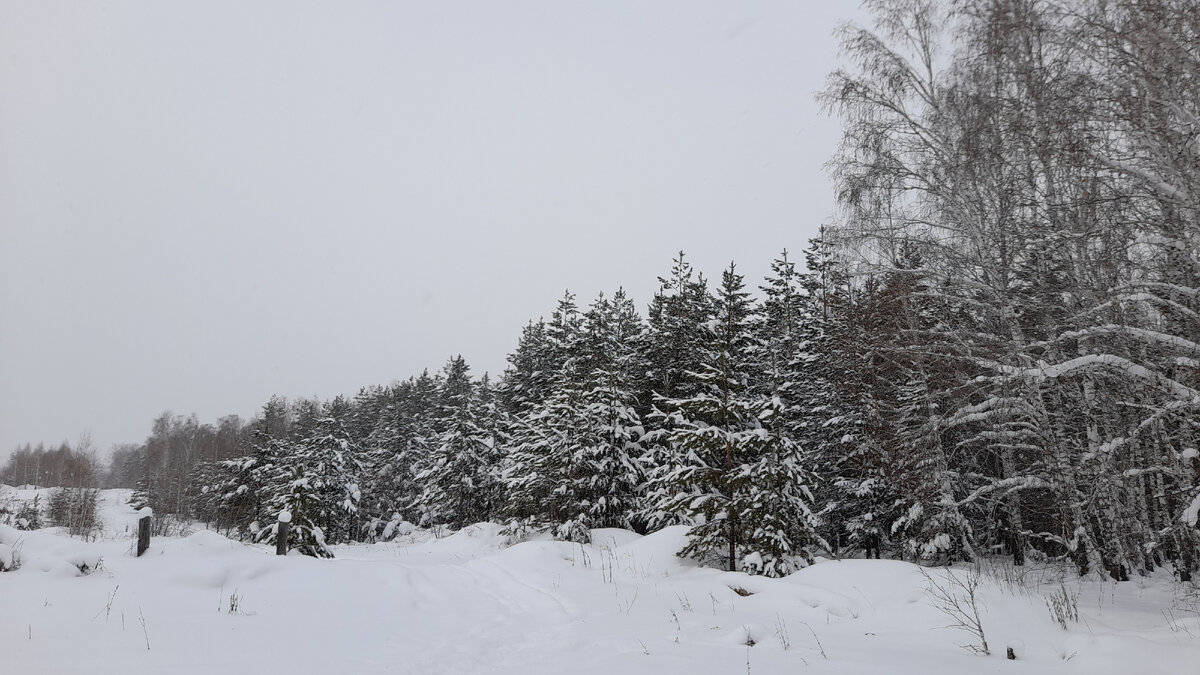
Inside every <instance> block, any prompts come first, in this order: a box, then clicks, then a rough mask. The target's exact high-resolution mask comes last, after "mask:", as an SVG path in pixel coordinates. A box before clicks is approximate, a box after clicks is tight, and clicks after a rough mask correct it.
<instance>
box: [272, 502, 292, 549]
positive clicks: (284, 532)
mask: <svg viewBox="0 0 1200 675" xmlns="http://www.w3.org/2000/svg"><path fill="white" fill-rule="evenodd" d="M291 527H292V514H291V512H290V511H286V510H284V511H280V512H279V522H278V523H277V524H276V528H277V529H276V530H275V555H287V551H288V530H290V529H291Z"/></svg>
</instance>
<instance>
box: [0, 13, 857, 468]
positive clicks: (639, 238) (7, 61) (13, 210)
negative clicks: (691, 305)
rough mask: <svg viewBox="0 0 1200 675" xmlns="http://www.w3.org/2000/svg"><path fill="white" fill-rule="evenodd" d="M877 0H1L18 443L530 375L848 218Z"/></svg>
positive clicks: (750, 273)
mask: <svg viewBox="0 0 1200 675" xmlns="http://www.w3.org/2000/svg"><path fill="white" fill-rule="evenodd" d="M852 18H853V19H858V18H860V15H859V13H858V9H857V2H856V1H852V0H851V1H846V0H843V1H841V2H820V3H817V2H800V1H798V0H791V1H781V2H717V1H709V0H704V1H698V0H681V1H677V2H659V1H653V2H642V1H633V0H629V1H613V0H594V1H593V2H586V3H585V2H566V1H557V0H555V1H552V0H546V1H544V2H512V1H506V2H492V1H484V0H478V1H471V2H322V3H316V2H297V1H295V0H279V1H275V0H272V1H257V2H245V1H243V0H223V1H216V2H214V1H211V0H205V1H204V2H178V1H175V0H144V1H140V2H126V1H121V2H104V1H97V2H86V3H84V2H60V1H52V0H26V1H22V2H13V1H11V0H0V459H2V458H3V457H4V456H5V455H6V454H7V453H8V452H9V451H10V450H12V449H13V448H14V447H15V446H16V445H17V444H18V443H24V442H34V443H36V442H38V441H44V442H47V443H52V442H58V441H62V440H64V439H67V440H72V441H73V440H74V439H76V438H77V437H78V436H79V434H80V433H81V432H83V431H84V430H90V431H91V433H92V435H93V438H94V440H95V441H96V443H97V445H99V446H100V447H102V448H107V447H108V446H109V445H110V444H112V443H116V442H136V441H140V440H142V439H144V438H145V437H146V435H147V434H148V432H149V430H150V423H151V421H152V419H153V418H154V417H155V416H156V415H158V414H159V413H161V412H162V411H164V410H168V409H169V410H173V411H174V412H176V413H184V414H187V413H192V412H195V413H197V414H198V415H199V416H200V418H201V420H202V421H213V420H215V419H216V418H217V417H218V416H221V415H224V414H229V413H236V414H239V415H242V416H243V417H250V416H251V415H253V414H254V413H255V412H256V410H257V409H258V408H259V406H260V405H261V404H262V403H263V402H265V401H266V399H267V398H268V397H269V396H270V395H271V394H282V395H285V396H288V397H296V396H319V397H321V398H329V397H332V396H333V395H335V394H338V393H346V394H353V393H355V392H356V391H357V390H358V389H359V387H361V386H363V385H369V384H385V383H387V382H390V381H392V380H394V379H398V378H405V377H407V376H409V375H411V374H415V373H419V372H420V371H421V370H422V369H423V368H425V367H428V368H430V369H431V370H435V369H437V368H440V367H441V365H442V364H443V363H444V362H445V361H446V359H447V357H449V356H450V355H452V354H455V353H462V354H463V355H464V356H465V357H466V359H467V361H468V363H470V364H471V365H472V369H473V372H475V373H476V374H480V373H482V372H483V371H485V370H490V371H492V372H493V373H497V372H498V371H500V370H501V369H502V368H503V367H504V365H505V355H506V354H507V353H508V352H509V351H511V350H512V348H513V347H514V346H515V344H516V339H517V336H518V334H519V332H520V328H521V326H523V325H524V324H525V323H526V321H527V320H528V319H530V318H535V317H537V316H539V315H548V314H549V312H550V311H551V310H552V309H553V307H554V304H555V302H556V300H557V299H558V297H559V296H560V295H561V294H562V292H563V290H564V289H567V288H570V289H571V290H572V291H574V292H575V293H576V294H577V295H578V296H579V301H580V304H581V305H585V304H586V303H587V302H589V301H590V300H591V299H592V298H593V297H594V296H595V295H596V294H597V293H598V292H600V291H605V292H606V293H609V292H611V291H612V290H614V289H615V288H616V287H618V286H622V285H623V286H625V288H626V289H627V290H628V291H629V292H630V293H631V294H632V295H633V297H634V298H635V299H636V300H637V302H638V304H639V306H641V307H642V308H643V310H644V308H645V304H646V303H647V302H648V301H649V299H650V297H651V294H652V293H653V291H654V289H655V288H656V277H658V276H660V275H666V274H667V273H668V271H669V269H670V265H671V258H672V257H673V256H674V254H675V253H676V252H677V251H678V250H680V249H683V250H685V251H687V252H688V254H689V257H690V258H691V260H692V261H693V262H694V264H695V265H696V266H697V268H698V269H700V270H702V271H704V272H705V273H706V274H707V275H708V276H709V277H710V278H717V277H719V273H720V270H721V269H722V268H723V267H724V266H725V265H727V264H728V263H729V261H730V260H731V259H732V260H736V261H737V262H738V264H739V266H740V267H741V269H742V271H743V272H745V273H746V275H747V281H748V282H750V283H752V284H754V285H757V283H758V282H759V280H760V279H761V277H762V276H763V275H764V274H765V273H766V271H767V268H768V265H769V263H770V260H771V259H772V258H773V257H774V256H775V255H776V254H777V253H778V252H779V251H780V250H781V249H783V248H784V247H786V248H788V249H789V250H790V251H792V253H793V257H794V258H797V259H800V258H801V252H802V251H803V249H804V247H805V246H806V244H807V240H808V238H809V237H811V236H813V235H814V233H815V232H816V228H817V226H818V225H819V224H820V222H821V221H822V220H824V219H827V218H828V217H829V215H830V214H831V213H832V212H833V198H832V195H831V193H830V187H829V183H828V181H827V179H826V178H825V175H824V173H823V171H822V168H821V167H822V164H823V163H824V161H825V160H826V159H827V158H828V157H829V156H830V154H831V153H832V152H833V150H834V148H835V145H836V142H837V137H838V127H837V124H836V122H835V121H834V120H831V119H828V118H826V117H824V116H822V115H821V114H820V111H819V107H818V105H817V104H816V103H815V102H814V100H813V94H814V93H815V92H816V91H817V90H818V89H820V88H821V86H822V84H823V82H824V78H825V75H826V73H827V72H828V71H829V70H831V69H832V68H834V67H835V65H836V63H837V44H836V42H835V40H834V39H833V37H832V35H831V34H832V31H833V30H834V29H835V27H836V26H837V25H838V23H839V22H840V21H841V20H844V19H852Z"/></svg>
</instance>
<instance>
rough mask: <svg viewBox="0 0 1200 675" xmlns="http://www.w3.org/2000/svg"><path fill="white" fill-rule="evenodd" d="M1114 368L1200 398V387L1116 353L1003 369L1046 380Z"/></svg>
mask: <svg viewBox="0 0 1200 675" xmlns="http://www.w3.org/2000/svg"><path fill="white" fill-rule="evenodd" d="M1100 369H1105V370H1111V371H1115V372H1118V373H1124V374H1125V375H1129V376H1132V377H1134V378H1136V379H1139V380H1144V381H1146V382H1149V383H1151V384H1153V385H1155V386H1156V387H1159V388H1162V389H1164V390H1166V391H1169V392H1171V394H1172V395H1173V396H1174V397H1175V398H1177V399H1181V400H1186V401H1193V400H1195V401H1200V391H1196V390H1195V389H1192V388H1191V387H1188V386H1186V385H1184V384H1181V383H1179V382H1176V381H1175V380H1172V379H1171V378H1169V377H1166V376H1164V375H1162V374H1161V373H1158V372H1156V371H1154V370H1151V369H1149V368H1147V367H1145V366H1142V365H1139V364H1137V363H1134V362H1133V361H1130V360H1129V359H1126V358H1124V357H1121V356H1117V355H1116V354H1085V355H1084V356H1080V357H1077V358H1074V359H1071V360H1069V361H1064V362H1062V363H1058V364H1055V365H1040V366H1035V367H1032V368H1020V367H1015V366H1005V365H1000V366H999V370H1000V371H1001V372H1002V373H1004V374H1006V375H1008V376H1009V377H1010V378H1012V379H1023V380H1026V381H1028V382H1044V381H1045V380H1055V379H1059V378H1064V377H1072V376H1074V375H1078V374H1082V373H1086V372H1090V371H1094V370H1100Z"/></svg>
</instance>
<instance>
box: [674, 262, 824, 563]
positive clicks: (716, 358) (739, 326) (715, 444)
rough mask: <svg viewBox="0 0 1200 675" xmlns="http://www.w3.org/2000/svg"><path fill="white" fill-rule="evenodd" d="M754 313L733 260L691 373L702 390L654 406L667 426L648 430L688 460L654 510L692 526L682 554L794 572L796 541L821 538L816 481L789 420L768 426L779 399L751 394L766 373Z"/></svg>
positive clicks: (779, 409) (779, 405)
mask: <svg viewBox="0 0 1200 675" xmlns="http://www.w3.org/2000/svg"><path fill="white" fill-rule="evenodd" d="M753 311H754V310H753V306H752V303H751V300H750V294H749V293H748V292H746V291H745V287H744V283H743V281H742V277H741V275H738V274H737V273H736V270H735V268H734V266H733V265H730V267H729V269H728V270H726V271H725V273H724V274H723V275H722V279H721V288H720V291H719V293H718V295H717V299H716V309H715V313H714V314H715V316H714V318H713V319H712V320H711V321H710V322H709V324H708V326H707V328H708V330H709V332H710V335H711V338H710V342H709V344H708V345H707V346H706V347H707V348H706V350H705V352H704V354H703V356H702V359H703V361H702V363H701V372H698V373H696V374H695V378H696V381H697V383H698V384H699V386H700V390H699V392H698V393H697V394H695V395H693V396H690V397H687V398H675V399H666V398H660V399H659V403H660V404H661V406H662V408H664V409H665V410H666V412H663V411H662V410H656V412H655V416H656V417H659V418H667V419H669V420H670V422H671V427H670V429H669V430H665V431H659V432H656V433H652V436H653V437H656V440H658V439H661V440H665V441H666V442H668V443H669V444H670V445H671V446H672V447H674V448H675V449H676V451H677V452H678V453H679V455H680V456H681V457H682V458H683V461H682V462H680V464H679V465H677V466H676V467H674V469H673V470H672V471H670V472H669V473H667V474H665V475H663V476H662V477H661V478H660V479H659V480H660V481H662V482H663V483H664V485H662V486H661V487H662V488H664V489H660V490H659V494H664V495H667V496H666V497H665V498H664V499H662V500H661V501H660V502H659V504H658V508H659V510H661V511H663V512H666V513H675V514H679V515H680V516H682V517H683V518H686V519H689V520H691V521H692V522H693V523H694V525H693V527H692V529H691V530H690V531H689V535H688V544H687V545H686V546H685V547H684V549H683V550H682V551H680V554H681V555H687V556H692V557H695V558H697V559H700V560H702V561H716V560H721V561H723V563H724V565H725V566H726V568H727V569H729V570H731V571H732V570H737V569H739V567H740V566H742V563H743V562H745V563H746V564H745V567H746V568H747V569H750V570H752V571H759V572H765V573H768V574H782V573H787V572H789V571H791V570H792V569H794V567H793V566H794V564H795V556H796V554H797V553H798V551H799V549H800V546H797V543H798V542H797V541H796V540H795V539H794V537H796V536H797V535H799V536H800V537H806V538H807V540H808V541H813V542H815V541H817V535H816V529H815V528H816V519H815V516H814V514H813V512H812V509H811V501H812V495H811V491H810V490H809V489H808V485H810V484H811V483H812V480H813V478H812V475H811V473H810V472H808V471H806V470H804V468H803V467H802V466H801V460H800V452H799V449H798V446H797V445H796V444H795V443H794V442H792V441H791V439H790V437H789V436H788V434H787V432H786V429H785V427H786V425H784V424H780V425H778V427H777V428H775V429H770V428H769V427H767V426H764V421H769V420H770V418H771V417H772V416H774V415H777V414H780V413H781V412H782V410H783V405H782V403H781V401H779V399H778V397H772V396H767V395H764V394H763V393H762V392H760V391H755V387H754V384H755V382H756V381H759V380H761V378H762V374H761V372H758V371H757V369H756V367H755V363H754V358H753V356H754V353H755V352H756V345H755V337H754V334H753V331H752V326H753V322H754V315H753ZM768 423H769V422H768ZM806 543H807V542H806Z"/></svg>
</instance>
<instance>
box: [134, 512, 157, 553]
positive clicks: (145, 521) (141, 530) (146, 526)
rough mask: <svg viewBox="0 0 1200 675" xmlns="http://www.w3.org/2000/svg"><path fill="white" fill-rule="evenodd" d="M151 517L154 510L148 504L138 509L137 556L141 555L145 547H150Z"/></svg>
mask: <svg viewBox="0 0 1200 675" xmlns="http://www.w3.org/2000/svg"><path fill="white" fill-rule="evenodd" d="M153 517H154V511H153V510H151V509H150V507H149V506H145V507H142V509H141V510H140V511H138V546H137V554H138V557H139V558H140V557H142V554H143V553H145V552H146V549H148V548H150V519H151V518H153Z"/></svg>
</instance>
